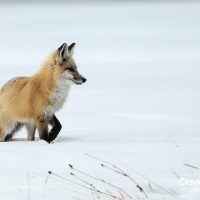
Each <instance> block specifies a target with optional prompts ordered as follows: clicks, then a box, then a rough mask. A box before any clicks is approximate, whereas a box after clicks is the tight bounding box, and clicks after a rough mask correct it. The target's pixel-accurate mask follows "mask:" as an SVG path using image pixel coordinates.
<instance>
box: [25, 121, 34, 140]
mask: <svg viewBox="0 0 200 200" xmlns="http://www.w3.org/2000/svg"><path fill="white" fill-rule="evenodd" d="M26 129H27V134H28V137H27V140H28V141H33V140H35V131H36V126H35V123H33V122H29V123H27V124H26Z"/></svg>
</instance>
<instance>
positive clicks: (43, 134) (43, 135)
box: [37, 120, 48, 142]
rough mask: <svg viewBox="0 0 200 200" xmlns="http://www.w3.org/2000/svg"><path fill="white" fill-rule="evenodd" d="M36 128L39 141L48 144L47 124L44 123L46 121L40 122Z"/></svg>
mask: <svg viewBox="0 0 200 200" xmlns="http://www.w3.org/2000/svg"><path fill="white" fill-rule="evenodd" d="M37 128H38V133H39V137H40V139H41V140H45V141H47V142H48V124H47V123H46V121H42V120H41V121H40V122H39V123H38V124H37Z"/></svg>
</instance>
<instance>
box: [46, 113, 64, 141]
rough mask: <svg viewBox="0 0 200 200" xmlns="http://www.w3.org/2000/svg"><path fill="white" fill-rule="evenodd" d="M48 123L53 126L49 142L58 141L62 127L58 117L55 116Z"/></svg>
mask: <svg viewBox="0 0 200 200" xmlns="http://www.w3.org/2000/svg"><path fill="white" fill-rule="evenodd" d="M48 123H49V124H50V125H51V126H52V128H51V130H50V132H49V137H48V142H49V143H51V142H52V141H53V140H55V139H56V137H57V136H58V134H59V132H60V130H61V128H62V125H61V123H60V122H59V120H58V119H57V117H56V116H55V115H53V116H52V117H51V118H50V119H49V120H48Z"/></svg>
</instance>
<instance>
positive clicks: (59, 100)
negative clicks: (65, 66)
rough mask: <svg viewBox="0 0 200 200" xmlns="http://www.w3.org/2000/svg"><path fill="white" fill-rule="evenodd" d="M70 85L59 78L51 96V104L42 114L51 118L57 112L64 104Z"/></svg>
mask: <svg viewBox="0 0 200 200" xmlns="http://www.w3.org/2000/svg"><path fill="white" fill-rule="evenodd" d="M69 89H70V85H69V83H68V82H67V81H66V79H65V78H60V80H59V81H58V83H57V85H56V87H55V88H54V91H53V95H52V97H51V104H50V105H48V106H47V107H46V108H45V110H44V112H45V114H46V115H48V116H51V115H53V114H54V113H55V112H56V111H58V110H59V109H60V108H61V107H62V106H63V104H64V102H65V100H66V98H67V96H68V93H69Z"/></svg>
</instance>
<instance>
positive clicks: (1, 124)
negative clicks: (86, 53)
mask: <svg viewBox="0 0 200 200" xmlns="http://www.w3.org/2000/svg"><path fill="white" fill-rule="evenodd" d="M74 47H75V43H72V44H71V45H70V46H68V45H67V44H66V43H64V44H62V45H61V46H60V47H59V48H58V49H57V50H56V51H54V52H53V53H52V54H51V55H50V56H49V57H48V58H47V59H46V61H45V62H44V63H43V65H42V67H41V69H40V70H39V71H38V72H37V73H36V74H34V75H33V76H30V77H16V78H13V79H11V80H10V81H8V82H7V83H6V84H5V85H4V86H3V87H2V88H1V90H0V141H7V140H8V139H10V138H12V136H13V134H14V133H15V132H16V131H17V130H19V129H20V128H21V127H23V126H26V129H27V132H28V140H34V139H35V130H36V128H37V129H38V133H39V137H40V139H43V140H46V141H47V142H49V143H50V142H52V141H53V140H54V139H55V138H56V137H57V135H58V133H59V132H60V130H61V128H62V127H61V124H60V122H59V121H58V119H57V118H56V116H55V112H57V111H58V110H59V109H60V108H61V107H62V106H63V104H64V102H65V100H66V98H67V97H68V93H69V89H70V85H71V84H73V83H75V84H82V83H84V82H86V78H84V77H83V76H81V75H80V74H79V72H78V70H77V66H76V64H75V62H74V60H73V57H72V56H73V52H74ZM48 125H51V126H52V128H51V130H50V132H48Z"/></svg>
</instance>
